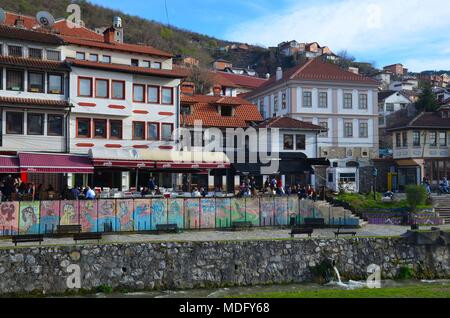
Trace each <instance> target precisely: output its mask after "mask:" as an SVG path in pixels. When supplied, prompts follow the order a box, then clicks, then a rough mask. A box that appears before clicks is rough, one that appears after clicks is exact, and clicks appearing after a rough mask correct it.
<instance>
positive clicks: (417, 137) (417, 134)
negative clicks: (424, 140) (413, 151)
mask: <svg viewBox="0 0 450 318" xmlns="http://www.w3.org/2000/svg"><path fill="white" fill-rule="evenodd" d="M413 147H420V131H417V130H416V131H413Z"/></svg>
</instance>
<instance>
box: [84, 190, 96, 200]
mask: <svg viewBox="0 0 450 318" xmlns="http://www.w3.org/2000/svg"><path fill="white" fill-rule="evenodd" d="M95 197H96V194H95V192H94V190H92V189H91V188H90V187H86V200H95Z"/></svg>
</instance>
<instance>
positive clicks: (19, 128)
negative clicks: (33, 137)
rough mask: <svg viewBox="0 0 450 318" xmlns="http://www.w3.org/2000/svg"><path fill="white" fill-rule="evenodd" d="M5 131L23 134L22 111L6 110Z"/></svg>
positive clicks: (11, 133) (12, 133)
mask: <svg viewBox="0 0 450 318" xmlns="http://www.w3.org/2000/svg"><path fill="white" fill-rule="evenodd" d="M6 133H7V134H10V135H23V113H15V112H6Z"/></svg>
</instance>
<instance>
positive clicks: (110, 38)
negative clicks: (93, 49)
mask: <svg viewBox="0 0 450 318" xmlns="http://www.w3.org/2000/svg"><path fill="white" fill-rule="evenodd" d="M115 35H116V29H114V27H109V28H107V29H106V30H105V31H104V32H103V36H104V39H105V43H114V39H115Z"/></svg>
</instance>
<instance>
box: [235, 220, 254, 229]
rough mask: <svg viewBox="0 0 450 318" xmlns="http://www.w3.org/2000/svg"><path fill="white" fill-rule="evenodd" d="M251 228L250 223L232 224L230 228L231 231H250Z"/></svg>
mask: <svg viewBox="0 0 450 318" xmlns="http://www.w3.org/2000/svg"><path fill="white" fill-rule="evenodd" d="M252 227H253V224H252V222H233V223H231V228H232V229H233V231H237V230H245V229H247V230H248V229H251V228H252Z"/></svg>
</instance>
